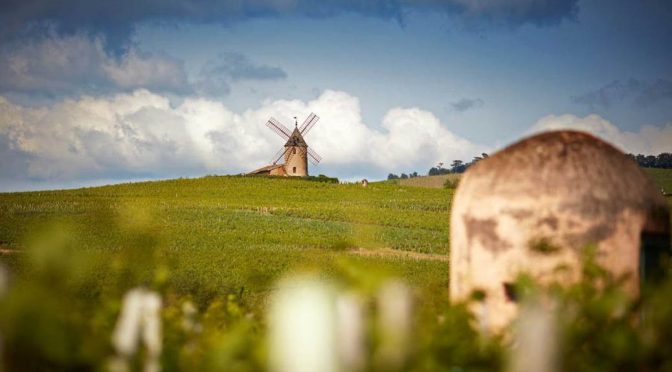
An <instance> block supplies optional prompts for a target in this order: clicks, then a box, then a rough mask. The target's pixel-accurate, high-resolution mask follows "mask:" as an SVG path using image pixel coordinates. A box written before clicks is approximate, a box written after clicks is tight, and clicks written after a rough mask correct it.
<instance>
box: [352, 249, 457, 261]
mask: <svg viewBox="0 0 672 372" xmlns="http://www.w3.org/2000/svg"><path fill="white" fill-rule="evenodd" d="M348 252H349V253H351V254H355V255H358V256H367V257H383V258H404V259H410V260H418V261H419V260H429V261H443V262H448V261H449V259H450V257H449V256H448V255H445V254H436V253H418V252H409V251H400V250H398V249H392V248H377V249H365V248H357V249H354V250H351V251H348Z"/></svg>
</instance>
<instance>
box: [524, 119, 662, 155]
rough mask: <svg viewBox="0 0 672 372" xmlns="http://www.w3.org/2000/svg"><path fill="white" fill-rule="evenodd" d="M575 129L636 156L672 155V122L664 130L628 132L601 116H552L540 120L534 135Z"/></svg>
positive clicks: (647, 128)
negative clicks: (670, 153)
mask: <svg viewBox="0 0 672 372" xmlns="http://www.w3.org/2000/svg"><path fill="white" fill-rule="evenodd" d="M558 129H574V130H581V131H584V132H588V133H591V134H593V135H595V136H597V137H600V138H602V139H604V140H605V141H607V142H609V143H611V144H613V145H614V146H616V147H618V148H620V149H621V150H622V151H624V152H627V153H633V154H646V155H657V154H660V153H663V152H672V123H667V124H666V125H664V126H662V127H658V126H653V125H643V126H642V127H641V128H640V130H639V132H626V131H623V130H621V129H619V128H618V127H617V126H616V125H614V124H612V123H611V122H609V121H608V120H606V119H604V118H602V117H601V116H599V115H595V114H593V115H588V116H585V117H579V116H576V115H571V114H565V115H548V116H545V117H543V118H541V119H539V121H537V122H536V123H535V124H534V126H533V127H532V129H531V130H530V132H531V133H535V132H541V131H547V130H558Z"/></svg>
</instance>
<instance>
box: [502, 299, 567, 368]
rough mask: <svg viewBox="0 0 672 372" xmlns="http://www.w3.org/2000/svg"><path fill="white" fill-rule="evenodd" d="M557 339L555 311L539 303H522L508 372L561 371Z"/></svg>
mask: <svg viewBox="0 0 672 372" xmlns="http://www.w3.org/2000/svg"><path fill="white" fill-rule="evenodd" d="M557 337H558V335H557V329H556V319H555V316H554V313H553V311H552V310H550V309H547V308H545V307H544V306H543V304H541V303H539V302H538V301H532V302H530V303H523V304H522V305H521V309H520V313H519V315H518V319H517V320H516V323H515V326H514V343H513V345H512V347H511V350H510V355H509V365H508V371H509V372H530V371H535V372H556V371H558V370H559V366H558V355H557V349H558V345H557V342H558V341H557V340H558V339H557Z"/></svg>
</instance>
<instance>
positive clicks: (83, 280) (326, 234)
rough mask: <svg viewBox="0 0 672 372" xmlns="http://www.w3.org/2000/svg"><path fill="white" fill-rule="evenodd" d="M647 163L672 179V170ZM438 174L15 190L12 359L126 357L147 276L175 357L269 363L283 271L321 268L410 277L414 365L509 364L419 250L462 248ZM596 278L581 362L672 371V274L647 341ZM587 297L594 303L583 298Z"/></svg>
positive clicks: (1, 216) (1, 239) (5, 212)
mask: <svg viewBox="0 0 672 372" xmlns="http://www.w3.org/2000/svg"><path fill="white" fill-rule="evenodd" d="M646 171H647V172H648V173H649V174H651V175H652V177H653V178H654V179H655V180H656V182H658V183H659V185H661V187H665V188H666V190H669V189H672V171H670V170H655V169H647V170H646ZM444 178H445V177H444ZM423 179H425V180H423ZM427 179H429V181H428V180H427ZM436 179H439V178H438V177H437V178H434V177H422V178H414V179H412V180H403V181H401V182H400V183H392V182H380V183H371V184H369V186H368V187H366V188H363V187H361V186H360V185H358V184H349V185H348V184H343V185H341V184H328V183H319V182H309V181H305V180H296V179H283V178H261V177H204V178H199V179H178V180H170V181H157V182H143V183H133V184H121V185H112V186H105V187H96V188H85V189H78V190H62V191H42V192H27V193H4V194H0V248H2V249H3V250H16V253H14V254H9V255H0V264H1V265H0V269H2V266H5V267H9V269H10V271H11V275H10V277H11V278H12V280H11V283H10V284H11V285H10V287H9V291H8V292H7V293H6V294H4V296H5V297H4V298H3V292H2V288H0V330H1V331H2V333H3V334H2V336H3V341H5V340H6V342H3V345H7V347H6V349H5V350H4V356H5V359H4V361H5V362H6V363H7V365H9V366H22V368H24V369H45V368H46V367H48V368H47V369H93V368H96V369H100V368H101V366H103V365H104V363H105V360H106V359H105V358H107V357H109V356H110V355H112V354H113V350H111V346H110V344H109V335H110V334H111V332H112V329H113V327H114V323H115V320H116V318H117V316H118V314H119V311H120V307H121V303H120V299H121V298H122V295H123V294H124V293H125V292H126V291H127V290H128V289H130V288H134V287H137V286H139V285H144V286H146V287H148V288H151V289H152V290H155V291H157V293H160V294H161V296H162V298H163V300H164V311H163V312H162V320H163V324H164V326H165V333H164V334H165V336H164V340H163V341H164V350H165V351H164V353H163V354H162V366H163V367H164V369H166V370H175V369H180V368H181V369H199V368H200V369H213V370H221V369H231V366H234V365H238V366H243V367H244V368H239V369H240V370H258V369H262V368H263V366H264V364H263V363H264V358H265V357H264V352H265V351H264V348H265V346H264V345H265V344H264V341H263V337H264V336H263V335H264V332H265V330H264V327H265V323H264V322H265V320H264V318H263V314H264V311H265V309H266V307H267V302H268V298H269V295H270V294H272V293H274V291H276V287H275V285H276V283H277V280H278V279H279V278H280V277H282V276H284V275H286V274H287V273H293V272H309V273H312V274H313V275H316V276H318V277H320V278H329V279H332V280H333V282H335V283H337V284H338V285H340V286H341V287H342V288H343V289H344V290H347V291H353V290H354V291H357V292H358V293H360V294H364V296H365V298H368V299H369V300H368V301H369V303H368V305H367V308H368V309H369V310H371V309H373V308H374V307H373V305H372V304H373V303H372V302H371V301H373V300H371V299H372V298H373V297H374V296H375V293H376V290H377V289H376V288H379V287H380V285H381V283H384V281H386V280H388V279H389V278H391V277H393V278H401V279H403V280H404V281H405V282H406V283H408V285H409V286H410V288H411V291H412V296H413V297H414V298H415V303H416V304H418V306H417V311H416V314H415V317H416V319H415V320H414V324H415V326H414V327H416V328H417V329H416V330H415V331H416V332H415V335H414V336H413V337H415V339H414V340H416V341H417V343H414V344H412V346H411V347H410V349H412V350H414V351H413V355H411V357H410V358H411V359H410V362H409V363H411V365H413V366H414V367H415V368H414V369H417V370H437V369H449V368H448V367H449V366H454V367H455V369H456V370H457V369H459V370H474V369H476V370H493V369H501V368H502V359H501V356H502V352H503V349H502V345H504V344H499V343H498V342H499V341H498V339H490V340H488V339H487V338H486V339H482V338H479V336H478V335H477V333H476V332H475V331H474V330H473V329H472V328H471V327H470V325H469V324H472V323H473V320H470V318H469V317H468V315H467V314H466V313H464V312H463V309H462V310H461V307H450V306H449V304H448V284H449V283H448V280H449V267H448V262H446V261H444V260H432V259H413V257H416V256H423V255H421V254H425V253H429V254H432V255H447V254H448V252H449V247H448V242H449V236H448V231H449V213H450V205H451V198H452V196H453V192H454V190H453V189H445V188H443V183H444V182H445V179H441V186H440V187H433V186H431V185H434V184H436V183H437V181H435V180H436ZM410 181H413V182H412V183H411V184H412V185H413V186H411V185H410V184H409V182H410ZM430 181H431V182H430ZM415 186H424V187H415ZM669 200H670V199H669V198H668V201H669ZM671 202H672V201H671ZM360 248H363V249H371V250H374V251H375V252H377V253H381V252H386V251H389V249H394V250H399V251H408V252H414V253H418V254H417V255H411V254H409V255H401V254H390V255H385V254H371V255H362V254H357V253H356V252H357V251H358V250H359V249H360ZM383 248H385V249H383ZM542 248H544V249H547V247H542ZM423 257H432V256H431V255H424V256H423ZM1 271H2V270H0V274H2V272H1ZM589 272H597V273H600V271H599V270H592V271H589ZM0 279H2V278H0ZM599 279H600V280H603V278H599ZM0 284H1V283H0ZM599 285H600V286H601V287H604V283H603V282H600V284H599ZM0 287H1V286H0ZM593 290H594V288H592V287H589V288H583V287H576V288H574V289H570V290H569V292H568V296H567V297H566V298H567V301H569V305H567V306H566V307H565V308H572V309H574V310H575V311H573V312H568V314H565V315H568V316H569V319H570V320H569V321H567V323H566V324H569V325H570V326H569V328H566V329H565V331H564V332H565V333H564V334H563V336H562V337H565V338H566V340H565V341H563V342H565V344H563V345H564V349H563V350H566V355H565V356H566V357H567V358H565V360H566V361H567V363H568V364H567V368H569V369H568V370H571V367H572V366H575V367H576V366H579V367H580V366H583V367H586V366H592V365H593V364H594V363H595V360H601V361H607V362H608V365H607V366H606V367H604V368H603V369H604V370H618V369H619V368H620V367H622V366H623V365H627V363H625V362H623V363H620V362H619V359H618V357H619V356H623V358H622V359H623V360H626V361H628V362H629V363H635V364H634V365H635V366H640V367H641V366H642V365H648V364H646V363H649V362H650V361H653V362H654V364H652V365H653V366H654V367H656V368H649V370H654V369H664V368H659V367H660V365H661V364H655V363H658V362H660V361H664V362H665V363H668V362H667V360H668V359H669V356H665V355H663V354H664V353H663V354H660V353H661V352H660V351H659V350H662V349H661V348H660V347H659V346H658V345H669V342H667V341H666V340H667V339H664V337H668V338H669V336H668V333H665V332H664V330H666V329H669V325H670V324H672V323H671V322H672V306H669V305H666V304H668V302H667V301H668V298H669V294H672V282H670V284H669V288H668V289H667V292H661V293H662V295H661V296H659V297H655V298H654V299H653V300H654V302H655V301H658V300H660V301H663V302H662V304H663V305H661V306H657V307H656V309H662V310H660V311H658V310H656V311H653V310H652V311H651V312H650V314H649V313H647V314H648V315H650V318H651V320H652V323H651V324H652V327H651V329H650V330H649V331H650V332H649V331H647V332H649V333H646V332H642V333H641V334H642V335H647V337H648V338H646V339H644V338H643V336H641V335H640V333H637V332H639V331H638V330H637V329H636V327H635V328H633V327H634V326H633V324H635V323H637V322H631V321H630V320H632V319H635V318H636V317H637V316H638V313H637V311H638V310H637V308H636V307H634V306H633V307H632V309H630V308H627V309H628V310H627V311H626V312H623V305H622V303H621V302H618V301H617V302H614V301H615V300H618V299H621V298H622V297H621V294H620V292H618V291H616V290H615V292H613V293H611V292H607V295H605V296H597V295H595V294H592V295H591V293H597V292H591V291H593ZM572 296H574V297H577V296H578V299H574V297H572ZM584 297H585V298H584ZM571 301H575V302H571ZM577 301H578V302H577ZM591 301H593V302H591ZM619 301H620V300H619ZM187 302H193V303H194V304H195V306H196V309H197V318H198V319H199V321H200V322H201V323H202V324H203V332H202V333H189V332H187V331H185V330H184V329H183V325H182V324H183V310H182V309H183V305H184V304H185V303H187ZM584 303H588V305H586V306H587V307H586V308H585V309H584V308H583V307H577V306H578V305H577V304H584ZM614 304H616V305H614ZM581 306H583V305H581ZM576 309H584V310H585V311H586V313H585V314H583V313H577V312H576ZM614 309H620V310H619V311H620V312H619V313H617V312H616V310H614ZM597 310H600V311H597ZM372 311H373V310H372ZM596 311H597V312H596ZM577 314H578V315H577ZM614 314H622V316H616V315H614ZM623 314H624V315H623ZM371 316H372V317H375V316H377V315H376V313H375V311H373V312H372V314H371ZM572 317H574V318H572ZM614 317H616V319H617V320H618V322H613V321H611V320H612V319H614ZM605 319H609V320H610V321H609V322H608V324H607V323H604V321H605ZM603 323H604V324H603ZM574 324H577V326H576V327H573V326H572V325H574ZM586 325H589V326H590V327H586ZM591 327H592V328H591ZM605 329H607V330H610V332H611V333H608V332H606V331H605ZM596 330H599V332H598V331H596ZM656 330H660V332H658V333H657V331H656ZM370 331H371V332H372V333H371V335H370V336H369V338H367V340H368V341H369V343H370V347H371V350H375V348H376V347H377V346H376V345H377V343H378V342H380V339H379V337H378V336H375V334H376V332H377V331H376V330H375V329H372V330H370ZM572 332H574V333H572ZM628 332H631V333H632V334H630V333H628ZM623 335H625V336H623ZM651 335H654V336H651ZM572 337H573V338H572ZM591 337H592V338H595V340H593V341H586V340H591ZM638 337H642V340H644V341H641V340H640V339H639V338H638ZM652 337H653V338H652ZM656 337H658V338H659V339H658V338H656ZM649 339H654V340H655V341H653V342H648V341H646V340H649ZM617 341H618V342H620V343H619V344H617V345H616V344H614V345H616V346H618V347H613V345H612V344H613V343H614V342H617ZM493 342H495V343H493ZM647 342H648V343H647ZM607 344H609V345H612V346H610V347H603V346H604V345H607ZM582 345H597V346H596V347H595V348H594V349H585V348H584V347H583V346H582ZM573 348H575V349H573ZM372 353H373V354H375V353H374V352H372ZM659 354H660V355H659ZM661 355H662V356H661ZM213 358H214V359H213ZM591 358H597V359H595V360H593V359H591ZM633 361H634V362H633ZM215 362H216V363H215ZM26 363H28V364H26ZM203 363H205V364H203ZM207 363H214V364H211V365H209V364H207ZM572 363H574V364H572ZM577 363H578V364H577ZM619 363H620V364H619ZM671 363H672V362H671ZM208 365H209V367H208ZM667 365H670V363H668V364H667ZM7 369H8V370H11V369H12V368H7ZM234 369H235V368H234ZM373 369H376V368H373ZM620 369H622V368H620ZM626 369H628V368H626ZM630 369H633V368H630ZM634 369H637V368H634ZM640 369H642V368H640ZM644 369H646V368H644ZM379 370H384V368H383V369H379ZM576 370H582V369H581V368H578V369H576ZM583 370H590V368H583Z"/></svg>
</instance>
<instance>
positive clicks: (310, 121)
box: [299, 112, 320, 136]
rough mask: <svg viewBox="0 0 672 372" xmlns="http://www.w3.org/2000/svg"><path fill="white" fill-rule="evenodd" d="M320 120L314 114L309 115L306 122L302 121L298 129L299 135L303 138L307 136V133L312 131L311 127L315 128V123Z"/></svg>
mask: <svg viewBox="0 0 672 372" xmlns="http://www.w3.org/2000/svg"><path fill="white" fill-rule="evenodd" d="M318 120H320V117H319V116H317V115H315V113H312V112H311V113H310V115H308V117H307V118H306V120H304V121H303V124H301V126H300V127H299V132H300V133H301V135H302V136H305V135H306V134H308V131H310V130H311V129H313V126H315V123H317V121H318Z"/></svg>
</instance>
